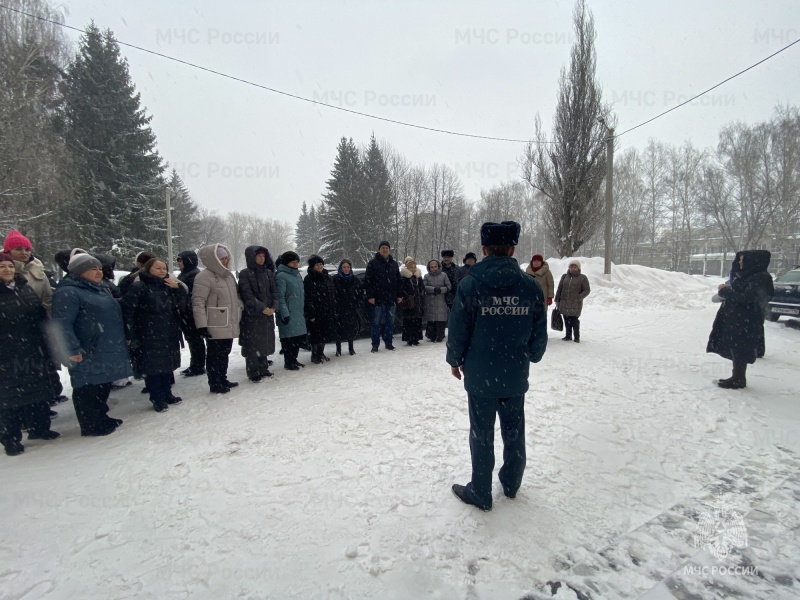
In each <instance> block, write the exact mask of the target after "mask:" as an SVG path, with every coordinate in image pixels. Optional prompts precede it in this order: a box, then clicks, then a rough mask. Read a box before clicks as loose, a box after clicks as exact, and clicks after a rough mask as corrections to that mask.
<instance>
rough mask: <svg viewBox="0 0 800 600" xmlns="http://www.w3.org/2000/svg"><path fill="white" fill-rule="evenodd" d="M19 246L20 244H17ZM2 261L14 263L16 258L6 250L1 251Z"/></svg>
mask: <svg viewBox="0 0 800 600" xmlns="http://www.w3.org/2000/svg"><path fill="white" fill-rule="evenodd" d="M17 248H19V246H17ZM0 262H10V263H13V262H14V259H13V258H11V255H10V254H6V253H5V252H0Z"/></svg>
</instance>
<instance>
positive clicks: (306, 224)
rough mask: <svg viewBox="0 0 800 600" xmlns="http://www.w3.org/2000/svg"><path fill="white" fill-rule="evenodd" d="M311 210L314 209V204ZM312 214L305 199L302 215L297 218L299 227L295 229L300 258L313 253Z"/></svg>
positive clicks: (301, 210) (296, 245)
mask: <svg viewBox="0 0 800 600" xmlns="http://www.w3.org/2000/svg"><path fill="white" fill-rule="evenodd" d="M311 210H312V211H313V210H314V207H313V206H312V207H311ZM310 216H311V215H309V212H308V207H307V206H306V203H305V201H303V208H301V209H300V217H299V218H298V219H297V227H296V228H295V230H294V245H295V248H297V253H298V254H299V255H300V258H303V257H306V256H310V255H311V254H312V253H313V250H312V249H311V230H310V225H311V223H310V221H309V219H310Z"/></svg>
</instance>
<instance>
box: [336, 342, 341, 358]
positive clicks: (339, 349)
mask: <svg viewBox="0 0 800 600" xmlns="http://www.w3.org/2000/svg"><path fill="white" fill-rule="evenodd" d="M341 355H342V342H336V356H341Z"/></svg>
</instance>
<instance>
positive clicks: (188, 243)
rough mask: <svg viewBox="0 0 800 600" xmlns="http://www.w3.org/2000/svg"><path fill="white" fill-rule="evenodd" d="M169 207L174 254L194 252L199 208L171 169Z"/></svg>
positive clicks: (196, 244) (198, 226)
mask: <svg viewBox="0 0 800 600" xmlns="http://www.w3.org/2000/svg"><path fill="white" fill-rule="evenodd" d="M167 185H169V187H170V189H171V190H172V193H171V197H170V205H171V207H172V247H173V249H174V250H176V252H175V254H176V255H177V253H178V252H181V251H183V250H196V249H197V247H198V241H199V239H200V207H199V206H198V205H197V202H195V201H194V200H192V195H191V194H190V193H189V188H187V187H186V184H185V183H184V182H183V179H181V178H180V176H179V175H178V172H177V171H176V170H175V169H172V173H171V174H170V178H169V183H168V184H167Z"/></svg>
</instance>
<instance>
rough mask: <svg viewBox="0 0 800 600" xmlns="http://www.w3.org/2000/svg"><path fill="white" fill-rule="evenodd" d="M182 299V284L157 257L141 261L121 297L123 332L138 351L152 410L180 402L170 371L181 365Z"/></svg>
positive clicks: (161, 410) (184, 290)
mask: <svg viewBox="0 0 800 600" xmlns="http://www.w3.org/2000/svg"><path fill="white" fill-rule="evenodd" d="M185 300H186V288H185V287H184V286H183V285H182V284H181V283H179V282H178V280H177V279H175V278H174V277H171V276H170V274H169V272H168V271H167V265H166V263H165V262H164V261H162V260H159V259H158V258H151V259H150V260H148V261H147V263H145V265H144V268H143V269H142V270H141V271H139V278H138V280H137V281H135V282H134V283H132V284H131V286H130V288H129V289H128V291H127V293H126V294H125V295H124V296H123V298H122V300H121V305H122V318H123V320H124V322H125V336H126V338H127V339H128V341H129V342H130V344H131V346H133V347H137V348H139V350H140V351H141V363H140V364H139V367H140V369H141V371H142V374H143V375H144V377H145V381H146V383H147V389H148V390H149V392H150V402H152V403H153V408H154V409H155V411H156V412H164V411H166V410H167V409H168V408H169V405H170V404H178V403H180V402H181V398H179V397H178V396H173V394H172V381H173V379H172V372H173V371H174V370H175V369H177V368H178V367H180V366H181V347H180V340H181V332H180V327H179V325H178V323H179V320H180V316H179V313H178V309H179V307H180V305H181V303H183V302H184V301H185Z"/></svg>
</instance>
